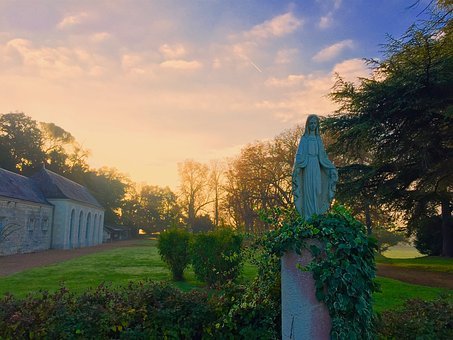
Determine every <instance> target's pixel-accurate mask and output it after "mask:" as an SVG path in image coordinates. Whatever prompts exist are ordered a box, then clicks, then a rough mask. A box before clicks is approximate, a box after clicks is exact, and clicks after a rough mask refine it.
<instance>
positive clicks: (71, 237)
mask: <svg viewBox="0 0 453 340" xmlns="http://www.w3.org/2000/svg"><path fill="white" fill-rule="evenodd" d="M74 220H75V211H74V209H72V211H71V217H70V218H69V242H68V246H69V248H72V247H74V245H73V233H74V223H75V221H74Z"/></svg>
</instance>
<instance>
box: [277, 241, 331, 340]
mask: <svg viewBox="0 0 453 340" xmlns="http://www.w3.org/2000/svg"><path fill="white" fill-rule="evenodd" d="M311 259H312V257H311V254H310V252H309V251H308V250H304V251H303V252H302V256H300V255H297V254H296V253H295V252H287V253H286V254H285V255H284V256H283V257H282V260H281V263H282V287H281V290H282V291H281V293H282V339H283V340H285V339H294V340H315V339H316V340H317V339H330V329H331V327H332V325H331V319H330V316H329V311H328V309H327V307H326V306H325V305H324V303H321V302H319V301H318V300H317V299H316V288H315V281H314V279H313V276H312V274H311V272H302V271H301V270H300V269H298V268H297V264H298V263H300V264H301V265H302V266H305V265H307V264H308V263H309V262H310V261H311Z"/></svg>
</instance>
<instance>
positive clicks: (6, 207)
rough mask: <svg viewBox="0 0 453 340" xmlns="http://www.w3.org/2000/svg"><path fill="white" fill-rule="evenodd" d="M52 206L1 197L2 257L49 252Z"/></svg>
mask: <svg viewBox="0 0 453 340" xmlns="http://www.w3.org/2000/svg"><path fill="white" fill-rule="evenodd" d="M52 220H53V207H52V206H51V205H46V204H40V203H33V202H29V201H22V200H17V199H12V198H7V197H0V255H10V254H16V253H31V252H35V251H41V250H46V249H49V248H50V246H51V238H52Z"/></svg>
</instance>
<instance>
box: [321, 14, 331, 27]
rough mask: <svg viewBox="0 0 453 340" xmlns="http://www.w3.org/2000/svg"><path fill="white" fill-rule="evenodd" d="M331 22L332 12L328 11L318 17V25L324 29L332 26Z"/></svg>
mask: <svg viewBox="0 0 453 340" xmlns="http://www.w3.org/2000/svg"><path fill="white" fill-rule="evenodd" d="M332 23H333V17H332V13H331V12H330V13H328V14H327V15H325V16H322V17H321V18H320V19H319V23H318V26H319V28H321V29H326V28H329V27H330V26H332Z"/></svg>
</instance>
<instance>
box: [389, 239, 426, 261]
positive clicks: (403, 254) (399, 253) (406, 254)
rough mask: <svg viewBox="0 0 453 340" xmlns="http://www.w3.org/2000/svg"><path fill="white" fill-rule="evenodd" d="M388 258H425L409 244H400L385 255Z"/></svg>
mask: <svg viewBox="0 0 453 340" xmlns="http://www.w3.org/2000/svg"><path fill="white" fill-rule="evenodd" d="M383 255H384V256H385V257H387V258H397V259H408V258H414V257H420V256H423V255H422V254H421V253H420V252H419V251H418V250H417V249H416V248H415V247H414V246H411V245H410V244H407V243H403V242H401V243H398V244H397V245H396V246H393V247H391V248H390V249H389V250H387V251H386V252H384V254H383Z"/></svg>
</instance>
